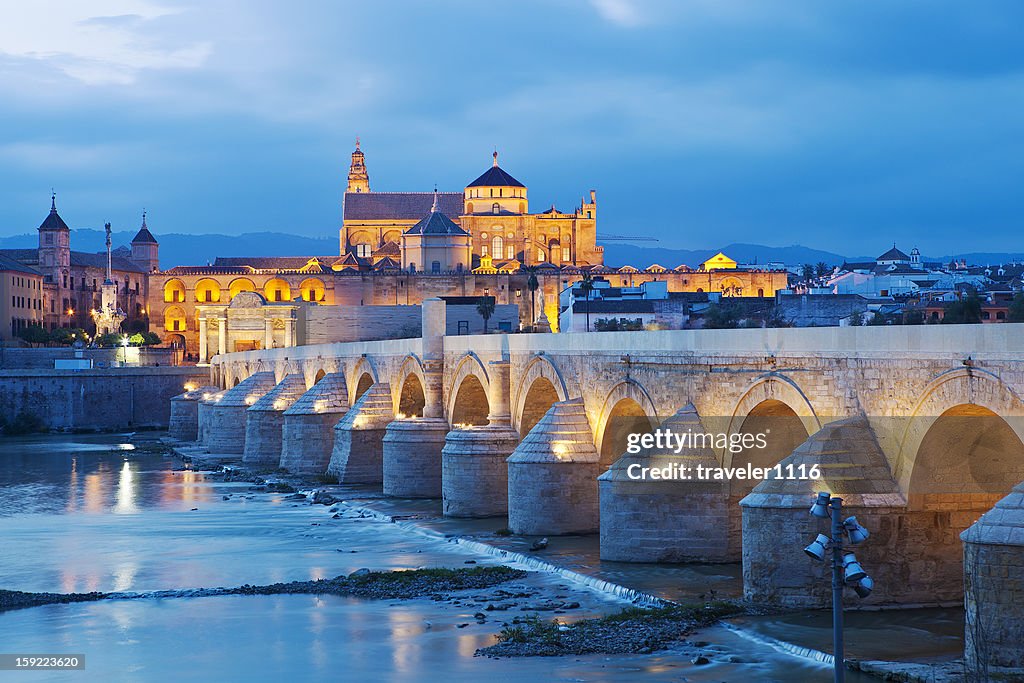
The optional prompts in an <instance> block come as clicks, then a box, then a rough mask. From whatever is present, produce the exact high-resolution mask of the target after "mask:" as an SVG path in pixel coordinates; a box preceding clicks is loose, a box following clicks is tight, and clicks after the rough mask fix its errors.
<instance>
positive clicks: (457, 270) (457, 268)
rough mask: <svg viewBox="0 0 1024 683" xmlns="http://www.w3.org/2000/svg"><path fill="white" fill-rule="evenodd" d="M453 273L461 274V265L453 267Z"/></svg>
mask: <svg viewBox="0 0 1024 683" xmlns="http://www.w3.org/2000/svg"><path fill="white" fill-rule="evenodd" d="M455 272H456V273H461V272H462V264H461V263H458V264H456V265H455Z"/></svg>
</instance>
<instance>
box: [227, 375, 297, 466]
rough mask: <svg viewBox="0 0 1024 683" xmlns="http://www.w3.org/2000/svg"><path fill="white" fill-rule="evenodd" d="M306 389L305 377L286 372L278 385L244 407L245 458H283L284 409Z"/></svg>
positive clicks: (272, 461)
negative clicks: (245, 408)
mask: <svg viewBox="0 0 1024 683" xmlns="http://www.w3.org/2000/svg"><path fill="white" fill-rule="evenodd" d="M305 393H306V380H305V379H303V377H302V375H300V374H298V373H292V374H290V375H285V377H284V379H282V380H281V381H280V382H279V383H278V385H277V386H276V387H274V388H273V389H271V390H270V391H268V392H267V393H266V394H264V395H263V396H262V397H261V398H260V399H259V400H258V401H256V402H255V403H254V404H252V406H251V407H250V408H249V409H248V410H246V411H245V448H244V450H243V452H242V462H245V463H249V464H253V465H274V466H277V465H278V464H279V463H280V462H281V446H282V430H283V428H284V411H285V410H287V409H288V408H290V407H291V406H292V404H293V403H295V402H296V401H297V400H299V398H300V397H301V396H302V395H303V394H305Z"/></svg>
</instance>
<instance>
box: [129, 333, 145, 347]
mask: <svg viewBox="0 0 1024 683" xmlns="http://www.w3.org/2000/svg"><path fill="white" fill-rule="evenodd" d="M128 343H129V344H131V345H132V346H142V345H143V344H145V343H146V338H145V337H143V336H142V333H141V332H136V333H135V334H133V335H132V336H130V337H128Z"/></svg>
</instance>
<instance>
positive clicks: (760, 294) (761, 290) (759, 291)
mask: <svg viewBox="0 0 1024 683" xmlns="http://www.w3.org/2000/svg"><path fill="white" fill-rule="evenodd" d="M757 295H758V296H764V289H762V288H758V290H757Z"/></svg>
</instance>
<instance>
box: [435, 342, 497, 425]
mask: <svg viewBox="0 0 1024 683" xmlns="http://www.w3.org/2000/svg"><path fill="white" fill-rule="evenodd" d="M450 387H451V388H450V389H449V391H448V406H447V410H446V413H447V415H448V422H449V424H451V425H457V424H470V425H485V424H487V415H488V413H490V401H489V400H488V397H487V392H488V389H489V388H490V377H489V376H488V375H487V369H486V368H484V365H483V363H482V362H480V358H478V357H477V355H476V354H474V353H467V354H466V355H465V356H463V357H462V358H461V359H460V360H459V362H458V364H457V365H456V366H455V372H454V373H453V374H452V381H451V385H450Z"/></svg>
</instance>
